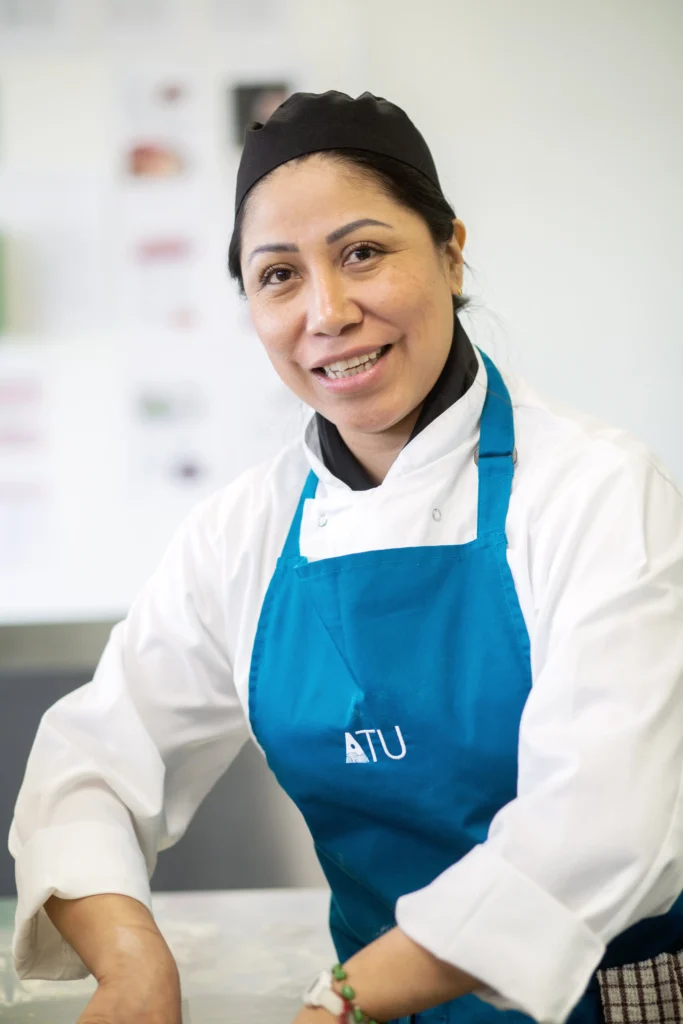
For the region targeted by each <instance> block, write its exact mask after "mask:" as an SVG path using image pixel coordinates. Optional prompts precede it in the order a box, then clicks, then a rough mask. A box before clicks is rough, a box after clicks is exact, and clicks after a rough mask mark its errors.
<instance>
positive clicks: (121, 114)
mask: <svg viewBox="0 0 683 1024" xmlns="http://www.w3.org/2000/svg"><path fill="white" fill-rule="evenodd" d="M330 88H334V89H340V90H344V91H347V92H350V93H353V94H354V95H357V94H358V93H360V92H362V91H364V90H366V89H369V90H371V91H373V92H375V93H376V94H378V95H383V96H386V97H388V98H389V99H391V100H393V101H394V102H397V103H399V104H400V105H401V106H403V107H404V108H405V109H406V110H407V112H408V113H409V114H410V116H411V117H412V118H413V119H414V121H415V122H416V123H417V125H418V126H419V127H420V129H421V130H422V132H423V134H424V135H425V137H426V138H427V141H428V142H429V144H430V146H431V147H432V150H433V152H434V156H435V159H436V162H437V166H438V168H439V171H440V175H441V180H442V183H443V185H444V188H445V191H446V193H447V194H448V196H449V197H450V198H451V199H452V201H453V203H454V205H455V209H456V211H457V213H458V215H459V216H460V217H461V219H462V220H464V222H465V224H466V225H467V228H468V232H469V236H468V245H467V252H466V256H467V259H468V262H469V267H470V270H469V274H468V279H467V282H466V291H467V293H468V294H469V295H470V296H471V299H472V301H471V307H470V309H469V311H468V312H467V314H466V319H465V326H466V329H467V330H468V331H469V332H470V334H471V335H472V336H473V338H474V340H475V341H477V342H478V343H479V344H480V345H482V346H483V347H484V348H485V349H487V350H488V351H489V352H491V354H492V355H494V356H495V357H496V358H497V360H498V361H499V362H500V363H502V364H503V365H507V366H510V367H512V368H514V369H516V370H519V371H521V372H523V373H525V374H526V375H527V376H529V377H530V378H531V379H532V381H533V382H534V383H535V384H536V385H537V386H538V387H539V389H541V390H542V391H544V392H545V393H546V394H548V395H549V396H552V397H554V398H557V399H560V400H563V401H565V402H567V403H569V404H572V405H574V406H578V407H581V408H583V409H585V410H587V411H590V412H593V413H596V414H598V415H600V416H602V417H603V418H605V419H608V420H610V421H613V422H614V423H616V424H618V425H620V426H624V427H627V428H629V429H631V430H632V431H634V432H635V433H636V434H638V435H639V436H640V437H642V438H643V439H644V440H645V441H647V443H648V444H649V445H650V446H651V448H652V449H653V450H654V451H655V453H656V454H657V455H658V456H659V457H660V458H662V459H663V460H664V462H665V463H666V464H667V465H668V467H669V468H670V470H671V472H672V473H673V475H674V477H675V478H676V479H677V481H678V482H679V484H680V483H683V401H682V400H681V392H682V390H683V331H682V328H683V287H682V286H681V281H682V280H683V245H682V240H683V199H682V195H683V190H682V188H681V183H682V182H683V134H682V132H681V111H682V110H683V4H682V3H681V2H680V0H599V2H597V3H596V0H574V2H572V3H571V4H569V3H566V2H560V0H477V2H476V3H467V2H465V0H441V2H439V0H421V2H420V3H415V2H413V0H363V2H361V0H338V2H336V3H334V4H328V3H321V2H320V0H288V2H286V3H285V2H283V0H279V2H276V0H0V779H2V785H1V787H0V834H2V836H3V837H4V836H5V835H6V832H7V829H8V827H9V820H10V817H11V813H12V807H13V803H14V799H15V796H16V793H17V790H18V788H19V785H20V781H21V777H22V773H23V768H24V764H25V761H26V757H27V754H28V749H29V746H30V743H31V740H32V737H33V735H34V733H35V730H36V728H37V724H38V720H39V718H40V715H41V714H42V712H43V711H44V710H45V709H46V707H47V706H49V705H50V704H51V703H53V701H54V700H56V699H57V698H58V697H59V696H61V695H62V694H63V693H65V692H67V691H68V690H70V689H73V688H74V687H75V686H77V685H80V684H81V683H83V682H86V681H87V680H88V679H89V678H90V676H91V674H92V671H93V668H94V666H95V664H96V662H97V660H98V658H99V655H100V653H101V651H102V648H103V646H104V644H105V642H106V639H107V636H108V633H109V630H110V629H111V626H112V624H113V623H114V622H115V621H117V620H118V619H120V618H121V617H123V616H124V615H125V614H126V609H127V607H128V605H129V603H130V601H131V599H132V597H133V596H134V594H135V593H136V591H137V589H138V588H139V587H140V586H141V584H142V583H143V582H144V581H145V579H146V578H147V577H148V575H149V574H150V573H151V571H152V570H153V569H154V567H155V565H156V563H157V562H158V560H159V558H160V556H161V554H162V552H163V550H164V547H165V545H166V543H167V542H168V540H169V538H170V535H171V533H172V532H173V530H174V528H175V527H176V526H177V525H178V523H179V522H180V520H181V519H182V518H183V517H184V515H185V514H186V513H187V511H188V510H189V509H190V508H191V506H192V505H193V504H194V503H195V502H196V501H198V500H199V499H201V498H202V497H204V496H205V495H207V494H209V493H211V492H212V491H214V490H216V489H217V488H219V487H221V486H222V485H223V484H224V483H226V482H227V481H229V480H230V479H232V478H233V477H234V476H235V475H236V474H238V473H239V472H240V471H241V470H242V469H244V468H245V467H246V466H248V465H249V464H251V463H253V462H255V461H257V460H260V459H262V458H265V457H267V456H268V455H269V454H271V453H272V452H273V451H275V450H276V449H277V447H278V446H279V445H281V443H282V441H283V438H285V437H287V436H289V435H291V434H294V433H295V432H296V430H297V429H298V426H299V424H300V422H301V418H302V410H301V409H300V408H298V407H297V405H296V403H295V402H294V401H293V400H292V399H290V398H289V396H288V395H287V394H286V393H285V392H284V389H283V388H282V387H281V386H280V384H279V382H278V380H277V378H276V377H275V375H274V373H273V371H272V370H271V369H270V367H269V364H268V363H267V361H266V359H265V357H264V355H263V353H262V351H261V349H260V346H259V342H258V339H257V338H256V337H255V336H254V334H253V332H252V330H251V328H250V324H249V319H248V314H247V310H246V307H245V305H244V303H243V301H242V300H240V299H239V297H238V296H237V294H236V292H235V289H234V288H233V286H232V284H231V282H230V281H229V280H228V278H227V273H226V269H225V268H226V252H227V244H228V240H229V237H230V232H231V227H232V192H233V183H234V177H235V173H236V168H237V164H238V161H239V156H240V141H241V138H242V132H243V128H244V125H245V123H247V122H248V121H250V120H252V119H256V120H263V119H264V118H265V117H267V116H268V113H269V112H270V111H271V110H272V109H274V107H275V106H276V105H277V104H278V103H279V102H281V100H282V99H283V98H284V97H285V96H286V95H288V93H289V92H290V91H294V90H300V89H303V90H312V91H322V90H325V89H330ZM2 844H3V845H2V849H1V850H0V895H9V894H11V893H12V892H13V890H14V879H13V865H12V862H11V858H10V857H9V854H7V853H5V851H4V838H3V839H2ZM321 883H322V878H321V874H320V872H319V870H318V868H317V865H316V862H315V858H314V855H313V852H312V849H311V846H310V843H309V840H308V838H307V836H306V834H305V831H304V828H303V825H302V822H301V820H300V818H299V815H298V812H297V811H296V810H295V809H294V807H293V806H292V805H291V804H290V802H289V801H288V800H287V799H286V798H285V797H284V796H283V794H281V792H280V791H279V790H278V788H277V786H276V784H275V783H274V781H273V780H272V778H271V776H270V774H269V772H268V770H267V768H266V767H265V765H264V764H263V762H262V760H261V758H260V755H259V754H258V753H257V752H256V751H255V749H254V748H252V747H249V748H247V749H245V751H243V753H242V754H241V755H240V757H239V758H238V760H237V762H236V763H235V765H234V766H233V767H232V768H231V770H230V771H229V772H228V773H227V775H226V776H225V777H224V779H223V780H221V782H220V783H219V784H218V786H217V787H216V788H215V790H214V791H213V792H212V793H211V795H210V796H209V797H208V799H207V801H206V802H205V804H204V805H203V807H202V808H201V810H200V811H199V813H198V815H197V817H196V819H195V821H194V823H193V825H192V827H191V828H190V830H189V832H188V834H187V836H186V837H185V838H184V839H183V840H182V841H181V842H180V844H179V845H178V846H177V847H176V848H175V849H173V850H170V851H168V852H166V853H164V854H163V855H162V856H161V858H160V863H159V868H158V870H157V874H156V876H155V879H154V885H155V888H157V889H184V888H186V889H201V888H231V887H254V886H270V885H304V884H312V885H314V884H321Z"/></svg>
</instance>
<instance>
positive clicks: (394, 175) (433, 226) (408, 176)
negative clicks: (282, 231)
mask: <svg viewBox="0 0 683 1024" xmlns="http://www.w3.org/2000/svg"><path fill="white" fill-rule="evenodd" d="M325 156H329V157H330V158H331V159H333V160H338V161H339V162H341V163H347V164H352V165H353V166H354V167H357V168H359V169H360V170H361V171H364V172H365V173H366V174H367V175H368V177H372V178H373V179H374V181H375V182H377V184H378V185H379V186H380V188H381V189H382V190H383V192H384V193H385V195H387V196H388V197H389V198H390V199H393V200H395V201H396V202H397V203H400V205H401V206H405V207H406V208H407V209H409V210H413V211H414V212H415V213H417V214H419V215H420V216H421V217H422V219H423V220H424V222H425V223H426V225H427V227H428V228H429V232H430V234H431V236H432V238H433V240H434V244H435V245H436V246H444V245H446V243H447V242H450V240H451V238H452V237H453V218H454V217H455V211H454V210H453V207H452V206H451V204H450V203H449V202H448V200H447V199H446V197H445V196H444V195H443V193H442V192H441V191H440V190H439V189H438V188H437V187H436V185H434V184H432V182H431V181H430V180H429V178H427V177H426V176H425V175H424V174H422V173H421V172H420V171H418V170H416V169H415V168H414V167H410V166H409V165H408V164H404V163H403V162H402V161H401V160H395V159H394V157H391V156H381V155H380V154H379V153H371V152H369V151H368V150H364V149H331V150H326V151H325ZM298 159H301V160H305V159H306V157H305V156H304V157H299V158H298ZM255 188H258V184H257V185H256V186H255ZM253 194H254V190H252V192H251V193H250V194H249V195H247V197H246V199H245V201H244V202H243V203H242V205H241V206H240V208H239V210H238V211H237V216H236V218H235V226H234V228H233V232H232V238H231V239H230V247H229V249H228V270H229V271H230V276H231V277H232V278H233V279H234V280H235V281H237V284H238V286H239V289H240V291H241V292H242V294H244V281H243V279H242V268H241V265H240V254H241V249H242V225H243V224H244V216H245V213H246V210H247V207H248V205H249V200H250V198H251V196H252V195H253ZM466 305H467V299H466V298H464V297H463V296H462V295H454V296H453V312H454V313H455V314H456V315H457V313H458V311H459V310H461V309H463V308H464V307H465V306H466Z"/></svg>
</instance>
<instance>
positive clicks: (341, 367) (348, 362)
mask: <svg viewBox="0 0 683 1024" xmlns="http://www.w3.org/2000/svg"><path fill="white" fill-rule="evenodd" d="M382 352H383V349H382V348H378V349H375V351H374V352H370V353H368V355H366V356H352V357H351V359H340V360H338V362H336V363H330V364H329V366H323V370H324V371H325V374H326V376H328V377H332V378H335V379H337V380H339V379H340V378H341V377H355V375H356V374H357V373H363V372H364V371H365V370H369V369H370V367H371V366H374V365H375V363H376V362H377V360H378V359H379V357H380V356H381V355H382Z"/></svg>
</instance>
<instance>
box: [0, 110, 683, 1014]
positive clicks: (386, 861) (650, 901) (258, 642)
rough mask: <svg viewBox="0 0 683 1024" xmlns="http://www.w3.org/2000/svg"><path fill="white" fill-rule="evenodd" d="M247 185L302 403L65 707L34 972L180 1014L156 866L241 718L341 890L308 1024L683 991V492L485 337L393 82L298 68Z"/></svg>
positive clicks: (241, 268)
mask: <svg viewBox="0 0 683 1024" xmlns="http://www.w3.org/2000/svg"><path fill="white" fill-rule="evenodd" d="M235 213H236V217H235V227H234V234H233V238H232V242H231V245H230V254H229V262H230V270H231V272H232V274H233V276H234V277H235V278H236V280H237V281H238V282H239V284H240V286H241V287H242V290H243V292H244V294H245V295H246V300H247V302H248V305H249V311H250V314H251V317H252V320H253V323H254V325H255V328H256V331H257V333H258V336H259V338H260V340H261V342H262V343H263V345H264V347H265V349H266V352H267V353H268V356H269V358H270V360H271V361H272V364H273V366H274V367H275V369H276V371H277V373H278V374H279V375H280V377H281V378H282V380H283V381H284V382H285V384H286V385H287V386H288V387H289V388H290V389H291V390H292V391H293V392H294V393H295V394H296V395H298V396H299V397H300V398H301V399H302V400H303V401H304V402H305V403H307V405H309V406H310V407H311V408H312V410H313V411H312V413H311V416H310V418H309V419H308V422H307V423H306V426H305V429H304V432H303V434H302V437H301V438H300V439H298V440H297V442H296V443H295V444H291V445H289V446H287V447H285V448H284V449H283V450H282V451H281V452H280V453H279V454H278V455H277V456H276V457H275V458H274V459H272V460H270V461H269V462H268V463H266V464H264V465H262V466H257V467H255V468H253V469H252V470H250V471H248V472H247V473H245V474H243V475H242V476H241V477H240V478H238V479H237V480H236V481H234V482H233V483H231V484H230V485H229V486H228V487H226V488H224V489H223V490H222V491H221V492H219V493H218V494H217V495H215V496H214V497H213V498H211V499H210V500H209V501H208V502H205V503H204V504H203V505H201V506H200V507H199V508H197V509H196V510H195V512H194V513H193V514H192V515H191V516H190V518H189V519H188V520H187V522H186V523H185V524H184V525H183V527H182V528H181V529H180V530H179V532H178V534H177V536H176V538H175V540H174V542H173V543H172V545H171V547H170V549H169V551H168V553H167V555H166V557H165V559H164V561H163V563H162V565H161V566H160V568H159V570H158V571H157V573H156V574H155V576H154V577H153V578H152V579H151V580H150V581H149V583H148V584H147V586H146V587H145V589H144V590H143V592H142V593H141V594H140V596H139V597H138V599H137V601H136V602H135V604H134V605H133V607H132V609H131V611H130V613H129V615H128V617H127V619H126V622H125V623H122V624H121V625H120V626H118V627H117V628H116V630H115V631H114V633H113V634H112V638H111V640H110V642H109V645H108V647H107V649H106V651H105V654H104V656H103V658H102V662H101V664H100V666H99V668H98V670H97V674H96V676H95V679H94V680H93V681H92V683H90V684H89V685H88V686H86V687H84V688H83V689H82V690H81V691H79V692H78V693H76V694H73V695H70V696H68V697H67V698H66V699H64V700H63V701H61V702H60V703H59V704H58V705H56V706H55V707H54V708H52V709H51V710H50V711H49V712H48V713H47V715H46V716H45V717H44V719H43V722H42V724H41V727H40V730H39V733H38V736H37V738H36V742H35V746H34V750H33V753H32V755H31V760H30V762H29V766H28V769H27V773H26V779H25V782H24V786H23V788H22V792H21V794H20V796H19V800H18V802H17V810H16V817H15V821H14V824H13V828H12V834H11V839H10V842H11V849H12V852H13V853H14V855H15V857H16V858H17V879H18V889H19V897H20V899H19V907H18V912H17V934H16V939H15V956H16V961H17V967H18V969H19V971H20V973H21V974H22V975H23V976H24V977H60V978H67V977H75V976H78V975H79V974H81V973H83V971H84V970H85V969H86V968H87V969H89V970H91V971H93V972H94V973H95V974H96V976H97V978H98V981H99V987H98V991H97V993H96V995H95V996H94V998H93V1001H92V1004H91V1006H90V1008H89V1010H88V1011H86V1014H85V1015H84V1016H83V1017H82V1019H81V1022H80V1024H95V1022H98V1024H171V1022H172V1024H178V1022H179V1006H180V996H179V989H178V977H177V971H176V969H175V965H174V963H173V960H172V958H171V956H170V953H169V952H168V949H167V947H166V945H165V943H164V942H163V939H162V938H161V935H160V933H159V931H158V930H157V928H156V925H155V923H154V921H153V919H152V917H151V914H150V912H149V910H148V909H147V907H148V905H149V881H148V873H149V871H151V870H152V869H153V866H154V862H155V858H156V854H157V851H158V850H160V849H163V848H165V847H167V846H169V845H170V844H171V843H173V842H174V841H175V840H176V839H178V838H179V837H180V836H181V835H182V833H183V831H184V829H185V828H186V827H187V825H188V823H189V821H190V818H191V817H192V814H193V813H194V810H195V809H196V807H197V806H198V804H199V803H200V801H201V800H202V798H203V797H204V795H205V794H206V793H207V791H208V790H209V789H210V788H211V786H212V785H213V783H214V782H215V781H216V779H217V778H218V776H219V775H220V774H221V773H222V772H223V771H224V770H225V769H226V768H227V766H228V765H229V763H230V762H231V761H232V759H233V758H234V756H235V754H236V753H237V751H238V750H239V748H240V746H241V744H242V743H244V742H245V740H246V738H247V736H248V735H249V729H251V733H252V734H253V736H254V737H255V738H256V740H257V741H258V744H259V746H260V747H261V749H262V750H263V752H264V753H265V755H266V757H267V759H268V763H269V765H270V767H271V768H272V770H273V772H274V773H275V775H276V777H277V778H278V780H279V782H280V783H281V785H282V786H283V788H284V789H285V790H286V791H287V793H289V795H290V796H291V797H292V799H293V800H294V801H295V802H296V804H297V805H298V807H299V809H300V810H301V812H302V814H303V816H304V818H305V820H306V823H307V825H308V827H309V829H310V832H311V834H312V837H313V840H314V842H315V848H316V851H317V854H318V857H319V859H320V863H321V865H322V867H323V870H324V871H325V874H326V877H327V879H328V881H329V884H330V889H331V902H330V930H331V933H332V937H333V939H334V942H335V946H336V950H337V954H338V957H339V961H340V962H339V964H337V965H335V967H334V968H333V969H332V970H331V971H326V972H323V973H322V974H321V975H320V977H319V978H317V979H316V980H315V981H314V982H313V984H312V985H311V987H310V989H309V990H308V991H307V992H306V993H305V996H304V1008H303V1009H302V1010H301V1012H300V1013H299V1014H298V1015H297V1018H296V1022H295V1024H325V1022H326V1021H332V1020H333V1019H335V1018H336V1019H337V1020H338V1021H339V1022H341V1024H352V1022H356V1024H358V1022H363V1024H367V1022H368V1021H370V1022H371V1021H392V1022H400V1024H408V1022H409V1021H410V1022H412V1024H503V1022H504V1021H510V1022H512V1021H515V1022H518V1024H522V1022H533V1021H544V1022H546V1024H565V1022H570V1024H604V1022H605V1021H609V1022H610V1024H616V1022H621V1021H624V1022H625V1021H627V1020H628V1021H629V1022H630V1024H639V1022H641V1021H642V1022H645V1021H648V1022H654V1024H663V1022H665V1021H671V1020H681V1019H682V1015H681V1007H682V1006H683V984H681V977H683V955H682V954H681V950H683V897H681V890H682V889H683V844H682V843H681V838H680V837H681V828H682V823H683V796H682V792H681V778H682V776H683V730H682V729H681V727H680V707H681V702H682V701H683V631H682V630H681V622H682V621H683V498H681V495H680V494H679V493H678V491H677V490H676V488H675V487H674V485H673V484H672V482H671V480H670V478H669V476H668V475H667V473H666V470H664V469H663V467H662V466H660V465H659V464H658V463H657V462H656V461H655V460H654V459H653V457H652V456H651V455H650V453H649V452H647V451H646V450H645V449H644V448H643V446H642V445H640V444H639V443H638V442H637V441H635V440H634V439H633V438H632V437H630V436H629V435H627V434H625V433H624V432H622V431H619V430H615V429H614V428H612V427H609V426H605V425H604V424H602V423H600V422H597V421H595V420H592V419H590V418H588V417H585V416H582V415H580V414H578V413H574V412H573V411H571V410H567V409H564V408H563V409H556V408H555V407H554V406H553V405H552V404H550V403H548V402H547V401H545V400H543V399H542V398H540V397H539V396H538V395H537V394H536V392H535V391H534V390H533V388H531V387H530V386H529V385H528V384H527V383H526V382H525V381H523V380H521V379H520V378H518V377H516V376H515V375H513V374H510V373H506V374H504V375H503V374H501V373H500V371H499V370H498V369H497V367H496V366H495V365H494V363H493V362H492V361H491V359H490V358H489V357H488V356H487V355H486V354H485V353H483V352H480V351H479V350H478V349H476V348H475V347H474V346H473V345H472V344H471V343H470V340H469V338H468V337H467V334H466V333H465V331H464V329H463V327H462V324H461V323H460V318H459V312H460V309H461V307H462V304H463V302H464V300H463V299H462V296H461V292H462V273H463V248H464V244H465V228H464V226H463V224H462V222H461V221H460V220H459V219H458V218H456V216H455V213H454V211H453V209H452V208H451V206H450V204H449V203H448V202H447V200H446V199H445V197H444V196H443V193H442V190H441V186H440V183H439V179H438V175H437V172H436V169H435V167H434V164H433V161H432V158H431V155H430V152H429V149H428V148H427V145H426V143H425V140H424V139H423V138H422V136H421V135H420V133H419V132H418V131H417V129H416V128H415V126H414V125H413V124H412V122H411V121H410V120H409V119H408V118H407V116H406V115H405V113H404V112H403V111H401V110H399V108H397V107H396V106H394V105H393V104H391V103H388V102H387V101H386V100H384V99H380V98H378V97H375V96H372V95H370V94H369V93H365V94H364V95H363V96H360V97H359V98H358V99H352V98H351V97H350V96H346V95H344V94H343V93H336V92H331V93H325V94H323V95H314V94H306V93H303V94H302V93H299V94H296V95H295V96H293V97H291V98H290V99H288V100H287V101H286V102H285V103H284V104H283V105H282V106H281V107H279V108H278V110H276V111H275V113H274V114H273V115H272V116H271V117H270V118H269V120H268V121H267V122H266V124H265V125H262V124H258V123H256V124H252V125H251V126H250V127H249V129H248V130H247V137H246V141H245V147H244V151H243V158H242V163H241V165H240V170H239V174H238V181H237V192H236V206H235ZM64 939H65V940H66V942H65V941H63V940H64ZM634 1007H635V1010H634Z"/></svg>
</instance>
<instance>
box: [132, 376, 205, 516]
mask: <svg viewBox="0 0 683 1024" xmlns="http://www.w3.org/2000/svg"><path fill="white" fill-rule="evenodd" d="M130 402H131V421H130V446H129V452H130V455H129V459H128V465H129V467H130V471H131V485H132V489H133V492H134V494H135V495H136V496H139V497H149V496H150V495H155V494H156V495H158V496H161V497H163V495H164V494H169V493H171V492H176V493H180V494H185V495H186V496H187V498H188V501H190V503H192V502H193V501H194V500H195V498H196V496H197V495H198V494H201V493H204V491H205V490H206V489H207V487H208V488H209V489H211V487H215V486H216V479H215V466H213V465H212V458H211V449H212V447H213V444H214V443H215V442H214V438H215V424H214V423H212V421H211V415H210V414H211V410H210V406H209V399H208V396H207V394H206V391H205V389H204V388H203V387H202V386H201V384H200V383H199V382H197V381H196V380H188V379H185V378H182V379H181V378H177V377H176V378H170V379H163V378H162V379H159V374H158V373H157V375H156V379H155V378H149V379H147V380H140V381H138V382H137V383H136V384H135V385H134V386H133V387H132V389H131V399H130Z"/></svg>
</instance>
